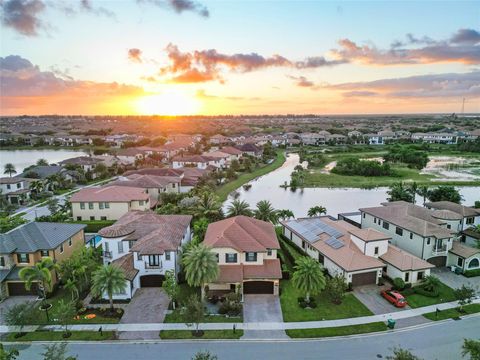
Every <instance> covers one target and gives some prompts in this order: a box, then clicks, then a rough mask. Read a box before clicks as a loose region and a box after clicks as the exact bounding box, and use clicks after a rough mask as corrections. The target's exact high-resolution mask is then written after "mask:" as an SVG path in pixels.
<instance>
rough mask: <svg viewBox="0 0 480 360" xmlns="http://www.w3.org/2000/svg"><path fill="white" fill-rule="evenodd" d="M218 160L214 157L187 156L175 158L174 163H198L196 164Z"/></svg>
mask: <svg viewBox="0 0 480 360" xmlns="http://www.w3.org/2000/svg"><path fill="white" fill-rule="evenodd" d="M216 160H217V158H215V157H213V156H206V155H185V156H175V157H174V158H173V159H172V161H178V162H192V163H193V162H196V163H208V162H209V161H216Z"/></svg>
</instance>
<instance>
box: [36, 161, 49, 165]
mask: <svg viewBox="0 0 480 360" xmlns="http://www.w3.org/2000/svg"><path fill="white" fill-rule="evenodd" d="M36 165H37V166H48V161H47V160H45V159H38V160H37V163H36Z"/></svg>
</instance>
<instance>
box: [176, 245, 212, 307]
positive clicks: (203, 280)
mask: <svg viewBox="0 0 480 360" xmlns="http://www.w3.org/2000/svg"><path fill="white" fill-rule="evenodd" d="M182 261H183V266H184V267H185V279H186V280H187V283H188V285H190V286H200V287H201V291H202V298H203V294H204V290H205V289H204V287H205V284H207V283H209V282H212V281H215V280H217V278H218V263H217V257H216V255H215V253H213V252H212V251H211V250H210V248H208V247H206V246H205V245H202V244H199V245H196V246H191V247H190V248H189V249H188V250H187V251H186V252H185V254H184V255H183V258H182Z"/></svg>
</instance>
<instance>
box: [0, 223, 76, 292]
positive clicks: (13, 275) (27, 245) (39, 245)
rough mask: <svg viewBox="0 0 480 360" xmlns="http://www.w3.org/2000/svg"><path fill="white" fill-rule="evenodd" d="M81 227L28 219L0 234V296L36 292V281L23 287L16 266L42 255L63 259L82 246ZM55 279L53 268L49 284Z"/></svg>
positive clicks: (25, 263) (18, 267) (24, 264)
mask: <svg viewBox="0 0 480 360" xmlns="http://www.w3.org/2000/svg"><path fill="white" fill-rule="evenodd" d="M84 228H85V225H82V224H67V223H47V222H30V223H27V224H24V225H21V226H19V227H17V228H15V229H13V230H10V231H9V232H7V233H5V234H0V299H3V298H5V297H8V296H14V295H37V294H39V292H38V284H37V283H36V282H34V283H33V285H32V287H31V288H30V290H27V289H25V283H24V282H23V280H21V279H20V276H19V272H20V269H22V268H24V267H28V266H34V265H35V264H36V263H37V262H39V261H41V260H42V258H45V257H50V258H52V260H53V261H55V262H61V261H62V260H65V259H67V258H68V257H70V256H71V255H72V253H73V251H74V250H75V249H78V248H81V247H82V246H84V234H83V229H84ZM57 282H58V275H57V273H56V272H55V271H54V272H52V285H55V284H56V283H57Z"/></svg>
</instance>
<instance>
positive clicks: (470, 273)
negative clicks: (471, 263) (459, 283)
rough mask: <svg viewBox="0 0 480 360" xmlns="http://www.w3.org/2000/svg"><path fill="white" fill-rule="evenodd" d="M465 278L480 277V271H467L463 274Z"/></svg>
mask: <svg viewBox="0 0 480 360" xmlns="http://www.w3.org/2000/svg"><path fill="white" fill-rule="evenodd" d="M463 276H466V277H474V276H480V269H475V270H466V271H465V272H464V273H463Z"/></svg>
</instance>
